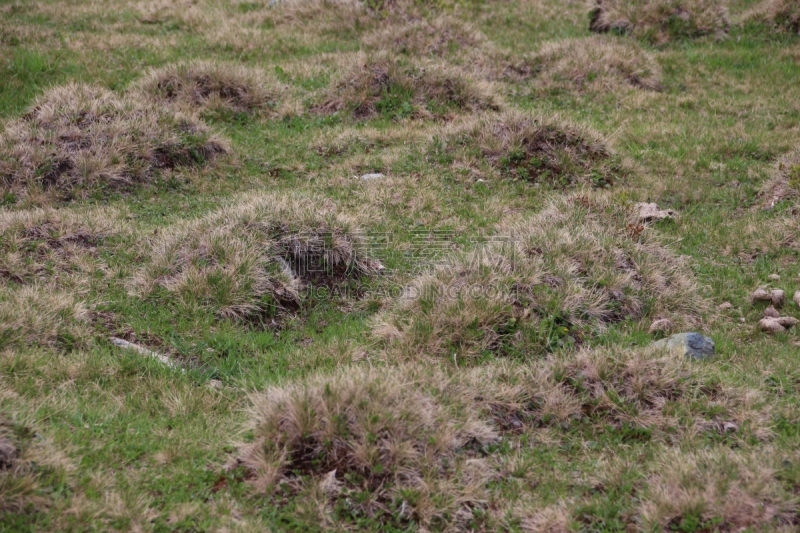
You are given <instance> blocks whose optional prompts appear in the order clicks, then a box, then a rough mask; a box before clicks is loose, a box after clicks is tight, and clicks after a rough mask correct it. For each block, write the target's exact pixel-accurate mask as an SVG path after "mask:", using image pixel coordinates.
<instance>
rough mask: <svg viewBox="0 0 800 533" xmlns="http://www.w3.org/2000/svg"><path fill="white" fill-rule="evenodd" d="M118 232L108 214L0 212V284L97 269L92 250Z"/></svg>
mask: <svg viewBox="0 0 800 533" xmlns="http://www.w3.org/2000/svg"><path fill="white" fill-rule="evenodd" d="M119 232H120V227H119V223H118V222H117V213H116V212H114V211H110V210H101V211H95V212H75V211H65V210H58V209H32V210H25V211H10V212H5V213H0V283H4V284H7V283H9V282H12V283H17V284H27V283H34V282H37V281H40V282H45V281H48V280H52V279H53V278H54V277H60V276H62V275H65V276H69V275H71V274H73V273H82V274H89V273H91V272H92V271H94V270H95V269H96V268H97V267H98V265H97V261H96V255H97V254H96V252H97V247H98V245H100V244H101V243H102V242H103V241H104V240H105V239H107V238H108V237H111V236H113V235H116V234H118V233H119Z"/></svg>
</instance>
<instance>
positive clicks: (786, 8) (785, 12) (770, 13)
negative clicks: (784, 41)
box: [746, 0, 800, 34]
mask: <svg viewBox="0 0 800 533" xmlns="http://www.w3.org/2000/svg"><path fill="white" fill-rule="evenodd" d="M746 18H747V19H748V20H752V21H758V22H766V23H767V24H769V25H770V26H772V27H774V28H776V29H778V30H782V31H788V32H791V33H797V34H800V3H798V2H796V1H795V0H764V1H763V2H762V3H761V4H759V5H758V6H756V7H755V8H754V9H752V10H751V11H750V12H749V13H747V15H746Z"/></svg>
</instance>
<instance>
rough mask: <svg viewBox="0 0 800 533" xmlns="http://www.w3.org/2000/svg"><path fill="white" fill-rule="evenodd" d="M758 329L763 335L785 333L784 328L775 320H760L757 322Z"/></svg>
mask: <svg viewBox="0 0 800 533" xmlns="http://www.w3.org/2000/svg"><path fill="white" fill-rule="evenodd" d="M758 329H760V330H761V331H763V332H764V333H782V332H784V331H786V328H785V327H783V326H782V325H781V324H780V322H778V319H776V318H762V319H761V320H759V321H758Z"/></svg>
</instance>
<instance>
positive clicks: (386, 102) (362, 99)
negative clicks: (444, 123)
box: [315, 54, 500, 119]
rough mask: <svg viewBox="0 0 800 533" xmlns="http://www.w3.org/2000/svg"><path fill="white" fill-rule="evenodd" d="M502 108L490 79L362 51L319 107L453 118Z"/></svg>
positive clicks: (360, 114) (357, 113)
mask: <svg viewBox="0 0 800 533" xmlns="http://www.w3.org/2000/svg"><path fill="white" fill-rule="evenodd" d="M499 107H500V99H499V97H498V96H497V95H496V94H495V93H494V90H493V88H492V86H491V85H490V84H489V83H488V82H482V81H477V80H474V79H472V78H470V77H469V76H467V75H466V74H465V73H463V72H461V71H459V70H457V69H455V68H453V67H445V66H441V65H437V64H425V65H422V64H417V63H416V62H408V61H405V60H402V59H398V58H393V57H389V56H387V55H385V54H378V55H377V56H367V55H364V54H358V55H356V56H354V57H353V58H352V59H351V60H349V61H348V62H347V63H346V64H345V65H343V67H342V75H341V76H340V77H339V79H338V80H337V81H335V82H334V83H333V84H332V86H331V88H330V89H329V90H328V91H327V93H326V95H325V97H324V99H323V101H322V102H321V103H320V104H319V105H318V106H316V107H315V111H317V112H320V113H324V114H330V113H336V112H347V113H349V114H351V115H352V116H353V117H354V118H357V119H370V118H375V117H378V116H383V117H387V118H395V119H401V118H449V117H452V116H453V115H455V114H458V113H465V112H466V113H475V112H478V111H481V110H487V109H492V110H497V109H499Z"/></svg>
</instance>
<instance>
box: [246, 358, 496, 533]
mask: <svg viewBox="0 0 800 533" xmlns="http://www.w3.org/2000/svg"><path fill="white" fill-rule="evenodd" d="M420 377H422V376H420ZM250 429H252V432H253V435H254V442H252V443H249V444H247V445H245V446H243V447H242V449H241V452H240V455H239V460H240V462H241V464H243V465H244V467H245V468H247V469H248V470H249V471H250V472H251V475H252V480H253V482H254V483H255V485H256V486H257V487H258V488H259V489H260V490H262V491H269V492H275V491H279V490H281V488H282V487H283V490H284V491H285V490H286V487H290V488H292V489H293V490H303V487H304V486H306V487H307V486H308V485H310V484H311V485H312V486H313V485H316V486H319V487H321V490H319V491H318V492H319V493H320V494H319V496H318V497H317V498H316V499H317V500H321V501H320V504H321V506H322V507H323V508H324V509H325V511H327V512H323V513H321V514H322V519H323V523H324V522H325V516H326V515H330V514H332V512H331V508H337V509H338V510H339V516H340V518H344V517H347V516H350V517H358V516H366V517H372V518H376V517H377V518H380V519H381V520H382V521H388V522H390V523H392V524H393V525H402V524H405V525H408V524H409V523H417V524H420V525H423V526H432V525H433V526H439V527H441V526H443V525H451V526H453V525H457V524H465V523H466V522H468V521H469V519H470V518H471V517H472V514H473V510H474V509H475V508H476V507H480V506H482V505H483V504H484V503H485V501H484V500H483V495H482V492H483V485H484V483H485V481H486V469H485V467H484V466H483V464H482V463H481V462H480V461H478V460H475V459H474V457H473V456H474V455H475V454H474V453H469V450H470V447H471V446H477V447H478V448H480V446H481V445H483V444H487V443H490V442H492V441H494V440H496V438H497V434H496V433H495V432H494V431H493V430H492V429H491V428H490V427H488V426H487V425H486V424H485V423H483V422H481V421H480V420H477V419H476V418H475V417H474V415H470V414H468V413H464V412H463V411H462V413H461V415H460V416H454V414H453V413H452V412H450V410H449V409H448V408H447V407H446V406H444V405H442V404H441V403H440V402H438V401H437V399H436V398H435V397H433V396H432V395H430V394H428V393H427V392H426V391H425V390H424V389H423V388H421V387H419V386H418V385H417V384H415V383H414V382H413V381H411V380H409V379H408V376H406V375H405V374H404V373H403V372H400V371H396V370H395V369H393V370H392V371H390V372H383V371H379V370H377V369H375V370H366V369H363V368H351V369H348V370H347V372H340V373H338V374H336V375H335V376H334V377H330V378H326V377H321V378H316V379H309V380H307V381H306V382H303V383H298V384H292V385H288V386H284V387H273V388H270V389H268V390H267V391H266V392H264V393H263V394H260V395H258V396H256V397H255V398H254V405H253V409H252V420H251V428H250ZM470 459H472V460H470ZM306 492H308V489H306Z"/></svg>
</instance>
